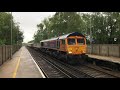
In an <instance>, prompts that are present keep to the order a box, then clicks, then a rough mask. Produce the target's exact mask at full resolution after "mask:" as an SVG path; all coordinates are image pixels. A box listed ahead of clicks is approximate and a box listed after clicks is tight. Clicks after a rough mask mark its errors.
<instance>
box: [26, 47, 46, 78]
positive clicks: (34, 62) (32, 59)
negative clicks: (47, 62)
mask: <svg viewBox="0 0 120 90" xmlns="http://www.w3.org/2000/svg"><path fill="white" fill-rule="evenodd" d="M26 49H27V48H26ZM27 51H28V50H27ZM28 53H29V55H30V56H31V54H30V52H29V51H28ZM31 58H32V60H33V62H34V63H35V65H36V66H37V68H38V70H39V72H40V74H41V75H42V77H43V78H46V77H45V75H44V74H43V72H42V71H41V69H40V68H39V66H38V65H37V63H36V62H35V60H34V59H33V57H32V56H31Z"/></svg>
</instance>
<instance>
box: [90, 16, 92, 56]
mask: <svg viewBox="0 0 120 90" xmlns="http://www.w3.org/2000/svg"><path fill="white" fill-rule="evenodd" d="M90 46H91V51H90V54H92V31H91V16H90Z"/></svg>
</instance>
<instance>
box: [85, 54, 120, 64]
mask: <svg viewBox="0 0 120 90" xmlns="http://www.w3.org/2000/svg"><path fill="white" fill-rule="evenodd" d="M87 55H88V57H90V58H94V59H99V60H102V61H108V62H112V63H117V64H120V58H117V57H107V56H100V55H93V54H87Z"/></svg>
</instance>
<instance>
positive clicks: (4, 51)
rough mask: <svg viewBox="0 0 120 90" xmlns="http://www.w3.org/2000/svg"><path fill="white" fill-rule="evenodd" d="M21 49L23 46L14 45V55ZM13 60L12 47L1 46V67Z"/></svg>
mask: <svg viewBox="0 0 120 90" xmlns="http://www.w3.org/2000/svg"><path fill="white" fill-rule="evenodd" d="M20 48H21V45H12V55H13V54H14V53H15V52H16V51H17V50H19V49H20ZM10 58H11V45H1V46H0V65H2V64H3V63H4V62H5V61H7V60H9V59H10Z"/></svg>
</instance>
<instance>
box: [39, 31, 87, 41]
mask: <svg viewBox="0 0 120 90" xmlns="http://www.w3.org/2000/svg"><path fill="white" fill-rule="evenodd" d="M70 36H81V37H85V36H84V35H83V34H81V33H78V32H72V33H69V34H65V35H62V36H59V37H56V38H51V39H47V40H42V41H40V42H45V41H51V40H57V39H65V38H67V37H70Z"/></svg>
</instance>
